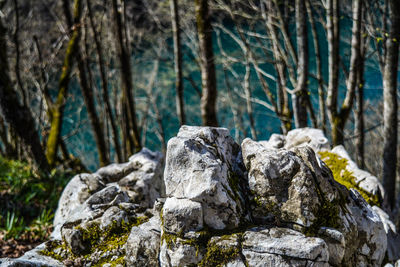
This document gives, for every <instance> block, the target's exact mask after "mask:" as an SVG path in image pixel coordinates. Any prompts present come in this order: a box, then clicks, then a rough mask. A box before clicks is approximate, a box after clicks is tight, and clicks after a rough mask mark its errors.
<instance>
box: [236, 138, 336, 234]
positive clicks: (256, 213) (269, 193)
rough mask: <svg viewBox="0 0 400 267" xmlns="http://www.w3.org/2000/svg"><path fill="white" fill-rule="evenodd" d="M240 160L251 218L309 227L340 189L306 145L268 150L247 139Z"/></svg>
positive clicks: (264, 221)
mask: <svg viewBox="0 0 400 267" xmlns="http://www.w3.org/2000/svg"><path fill="white" fill-rule="evenodd" d="M242 153H243V160H244V163H245V166H246V168H247V169H248V172H249V188H250V190H251V192H252V193H253V195H254V200H255V201H254V202H255V204H254V205H253V217H254V218H255V219H256V220H257V221H258V222H260V223H267V222H272V221H273V220H278V221H282V222H291V223H295V224H297V225H301V226H303V227H310V226H311V225H312V224H313V221H315V220H316V218H317V212H318V211H319V210H320V209H321V208H322V206H323V205H324V203H325V202H327V201H329V202H332V201H336V202H338V201H339V199H340V196H341V191H342V190H344V189H343V188H342V187H340V185H338V184H337V183H336V182H335V181H334V180H333V178H332V175H331V173H330V171H329V169H328V168H327V167H326V166H325V165H323V164H322V162H321V161H320V160H319V159H318V157H316V156H315V153H314V152H313V151H312V150H311V149H309V148H307V147H300V148H294V149H292V150H286V149H278V150H276V149H268V148H265V147H264V146H263V145H261V144H259V143H258V142H255V141H253V140H251V139H245V140H244V141H243V143H242Z"/></svg>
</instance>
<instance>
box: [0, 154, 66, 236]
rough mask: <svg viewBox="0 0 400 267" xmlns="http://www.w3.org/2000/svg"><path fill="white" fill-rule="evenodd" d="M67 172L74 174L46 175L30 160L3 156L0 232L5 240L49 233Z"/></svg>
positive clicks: (0, 175)
mask: <svg viewBox="0 0 400 267" xmlns="http://www.w3.org/2000/svg"><path fill="white" fill-rule="evenodd" d="M67 175H68V176H72V175H73V174H72V173H71V174H67V173H65V174H61V173H59V172H57V171H56V170H53V171H52V172H51V174H50V175H43V174H41V173H38V172H35V171H34V169H33V168H32V167H31V166H30V165H29V164H28V163H25V162H21V161H17V160H9V159H5V158H3V157H0V206H1V207H2V209H1V210H0V233H1V232H2V233H3V234H4V237H5V239H6V240H7V239H10V238H14V239H18V238H24V236H25V237H26V236H27V238H29V239H32V238H34V239H40V240H44V239H45V238H46V237H47V236H48V234H49V233H50V231H51V227H52V220H53V216H54V211H55V209H56V207H57V203H58V199H59V197H60V194H61V192H62V190H63V188H64V187H65V185H66V184H67V182H68V179H67V178H66V176H67Z"/></svg>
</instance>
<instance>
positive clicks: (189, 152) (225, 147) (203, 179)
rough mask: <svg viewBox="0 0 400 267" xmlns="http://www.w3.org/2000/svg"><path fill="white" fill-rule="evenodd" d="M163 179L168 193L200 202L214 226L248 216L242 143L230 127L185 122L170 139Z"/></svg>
mask: <svg viewBox="0 0 400 267" xmlns="http://www.w3.org/2000/svg"><path fill="white" fill-rule="evenodd" d="M164 180H165V187H166V194H167V196H168V197H176V198H185V199H189V200H192V201H196V202H198V203H201V205H202V209H203V216H204V223H205V224H206V225H207V226H209V227H211V228H214V229H225V228H230V229H232V228H235V227H237V226H238V225H239V223H240V221H241V218H242V217H244V216H245V213H246V209H245V197H246V195H245V194H244V189H243V188H241V185H244V184H245V182H246V181H245V176H244V170H243V166H241V154H240V147H239V145H237V144H236V143H235V141H234V140H233V138H232V137H231V136H230V135H229V131H228V130H227V129H224V128H212V127H193V126H182V127H181V129H180V130H179V133H178V136H177V137H175V138H172V139H170V140H169V142H168V149H167V156H166V167H165V172H164Z"/></svg>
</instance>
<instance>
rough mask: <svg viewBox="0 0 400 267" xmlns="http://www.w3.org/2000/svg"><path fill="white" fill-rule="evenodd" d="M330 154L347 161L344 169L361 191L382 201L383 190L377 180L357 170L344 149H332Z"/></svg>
mask: <svg viewBox="0 0 400 267" xmlns="http://www.w3.org/2000/svg"><path fill="white" fill-rule="evenodd" d="M332 153H335V154H337V155H339V156H340V157H342V158H345V159H347V167H346V169H347V170H348V171H349V172H351V173H352V174H353V176H354V177H355V178H356V179H355V182H356V183H357V185H358V186H359V187H360V188H361V189H363V190H365V191H366V192H368V193H370V194H372V195H375V196H378V198H379V199H384V197H385V190H384V189H383V186H382V184H381V183H380V182H379V180H378V178H376V177H375V176H373V175H372V174H370V173H369V172H367V171H364V170H361V169H360V168H358V166H357V164H356V163H355V162H354V161H353V160H352V159H351V158H350V156H349V154H348V153H347V151H346V149H345V148H344V147H343V146H342V145H339V146H336V147H334V148H333V149H332Z"/></svg>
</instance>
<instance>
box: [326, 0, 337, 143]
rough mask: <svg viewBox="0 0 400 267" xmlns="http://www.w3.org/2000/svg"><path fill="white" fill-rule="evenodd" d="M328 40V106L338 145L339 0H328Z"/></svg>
mask: <svg viewBox="0 0 400 267" xmlns="http://www.w3.org/2000/svg"><path fill="white" fill-rule="evenodd" d="M326 18H327V23H326V26H327V38H328V54H329V56H328V70H329V81H328V92H327V96H326V106H327V110H328V118H329V122H330V124H331V135H332V142H333V144H334V145H337V144H338V142H337V122H336V118H337V96H338V86H339V64H338V63H339V38H340V37H339V0H327V16H326Z"/></svg>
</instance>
